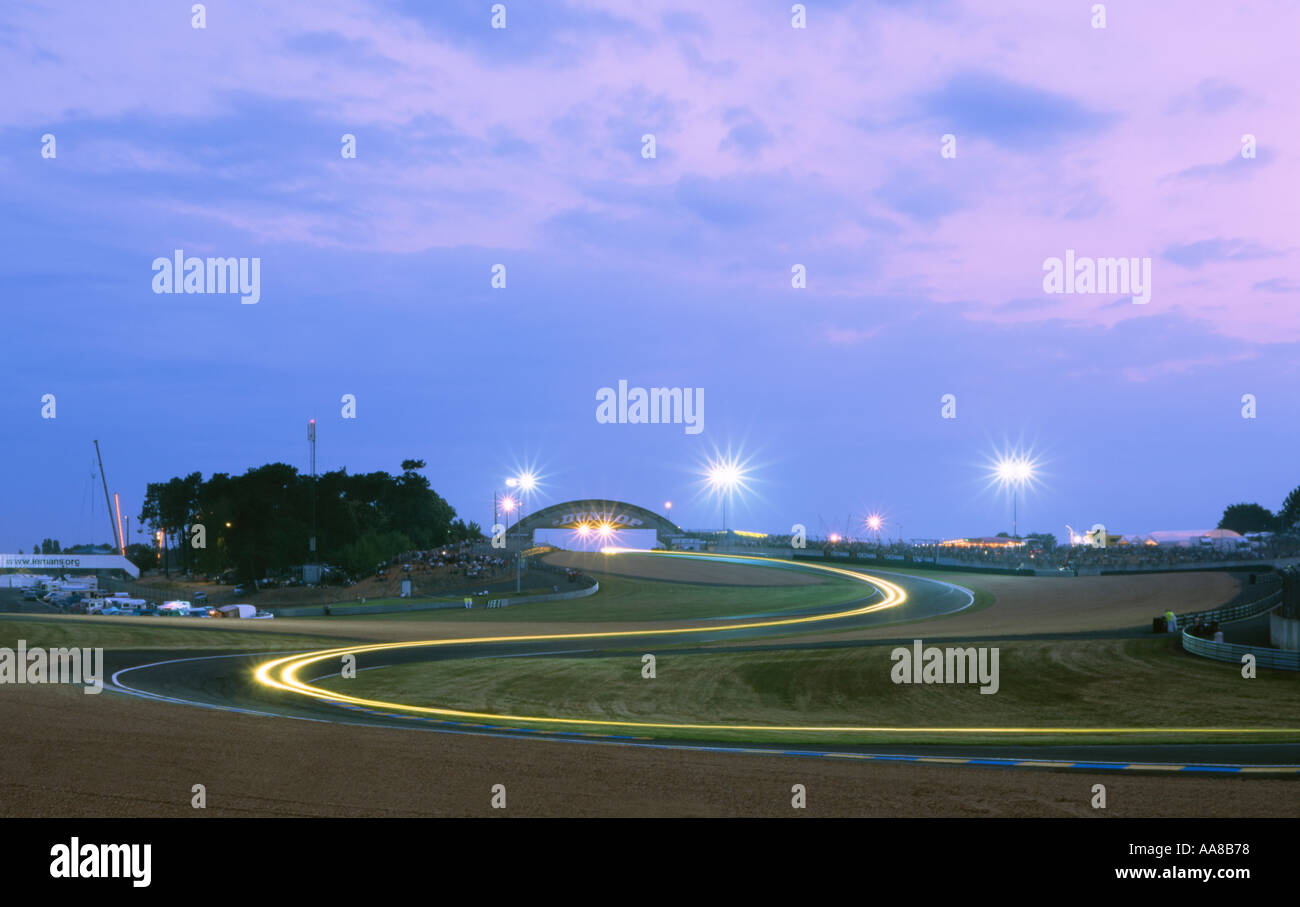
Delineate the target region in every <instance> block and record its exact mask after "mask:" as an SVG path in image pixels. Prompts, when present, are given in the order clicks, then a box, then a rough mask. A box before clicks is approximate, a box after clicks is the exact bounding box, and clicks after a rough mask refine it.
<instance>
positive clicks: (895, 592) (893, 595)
mask: <svg viewBox="0 0 1300 907" xmlns="http://www.w3.org/2000/svg"><path fill="white" fill-rule="evenodd" d="M619 553H624V554H634V553H638V552H635V551H632V550H628V551H620V552H619ZM640 553H645V554H650V553H649V552H640ZM650 556H653V557H682V558H688V557H695V558H702V559H705V560H720V559H726V560H728V561H732V560H735V561H751V562H759V563H762V562H767V563H773V564H778V565H788V564H789V563H790V562H789V561H783V560H780V559H778V558H768V557H758V556H754V555H718V554H707V555H704V554H692V553H688V552H674V553H672V554H666V553H663V552H654V553H653V554H651V555H650ZM800 566H803V567H808V568H809V569H813V570H818V571H822V572H825V573H834V574H839V575H842V576H847V577H849V578H850V579H852V580H855V581H857V582H861V583H864V584H866V585H869V586H872V587H874V588H876V589H878V590H879V591H880V592H882V593H883V594H884V596H885V598H884V600H883V601H880V602H878V603H876V604H874V605H866V606H864V607H861V608H853V609H850V610H847V611H836V612H831V613H827V614H813V615H806V616H803V617H787V618H780V619H777V620H762V621H749V622H745V623H736V624H726V625H723V626H707V627H672V628H668V629H661V630H608V631H602V632H593V633H547V634H538V635H528V636H477V637H468V638H451V639H429V640H419V641H412V642H395V643H394V642H389V643H373V644H369V645H358V646H344V647H340V648H337V649H321V650H319V651H316V652H308V653H301V654H298V655H290V656H287V657H284V658H277V659H274V660H272V661H268V662H264V663H263V664H261V665H259V666H258V668H257V670H256V672H255V675H254V676H255V677H256V678H257V681H258V682H259V683H261V684H263V685H264V686H268V687H272V688H274V689H278V690H283V691H285V692H289V693H297V694H300V695H303V696H309V697H312V698H314V699H320V700H323V701H325V702H331V703H345V704H348V705H356V706H361V707H364V708H371V709H379V710H384V711H399V712H411V713H414V714H417V715H437V716H441V717H447V718H473V719H476V720H480V721H497V722H502V723H506V724H518V723H525V724H547V725H578V726H583V727H610V728H642V729H646V730H683V731H770V732H786V733H789V732H795V733H799V732H811V733H829V734H855V733H911V734H1048V735H1051V734H1065V735H1070V734H1079V735H1082V734H1189V733H1197V734H1209V733H1213V734H1294V733H1296V729H1294V728H1023V727H883V726H882V727H871V726H840V725H829V726H819V725H807V726H803V725H769V724H686V723H676V722H652V721H616V720H610V719H594V718H553V717H549V716H543V715H510V714H500V713H494V712H468V711H463V710H460V709H444V708H437V707H435V706H419V705H408V704H406V703H401V702H386V701H384V700H379V699H364V698H361V697H357V696H348V695H346V694H343V693H336V692H334V691H331V690H325V689H322V688H320V687H315V686H312V685H311V684H308V683H306V682H304V681H301V680H299V679H298V674H299V672H301V671H302V670H304V669H305V668H308V667H310V666H311V665H314V664H318V663H319V662H322V661H325V660H326V659H330V658H341V657H343V656H344V655H356V654H359V653H363V652H386V651H392V650H394V649H411V648H420V647H426V646H427V647H433V646H462V645H475V644H484V643H503V642H537V641H544V640H573V639H615V638H620V637H629V636H634V637H644V636H673V635H680V634H684V633H704V632H718V631H729V630H753V629H761V628H765V627H784V626H794V625H799V624H809V623H817V622H824V621H831V620H842V619H844V618H848V617H856V616H858V615H861V614H870V613H872V612H875V611H881V610H884V609H886V608H894V607H897V606H898V605H901V604H902V603H903V602H905V601H907V593H906V592H904V591H903V589H902V588H900V587H899V586H897V585H895V584H894V583H891V582H889V581H887V580H883V579H881V578H879V577H875V576H869V575H867V574H863V573H855V572H853V571H851V570H845V569H842V568H840V567H832V566H828V565H826V564H811V563H804V564H801V565H800Z"/></svg>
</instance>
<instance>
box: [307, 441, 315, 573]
mask: <svg viewBox="0 0 1300 907" xmlns="http://www.w3.org/2000/svg"><path fill="white" fill-rule="evenodd" d="M307 440H308V441H310V442H311V544H310V545H309V546H308V547H309V549H310V550H311V562H312V563H313V564H315V563H316V420H315V419H312V420H311V421H309V422H308V423H307Z"/></svg>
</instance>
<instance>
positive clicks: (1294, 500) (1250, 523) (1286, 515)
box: [1218, 487, 1300, 535]
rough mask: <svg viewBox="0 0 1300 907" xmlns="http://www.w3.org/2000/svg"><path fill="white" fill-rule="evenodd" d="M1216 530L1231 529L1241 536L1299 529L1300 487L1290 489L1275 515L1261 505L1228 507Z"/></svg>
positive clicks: (1234, 505)
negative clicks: (1249, 533)
mask: <svg viewBox="0 0 1300 907" xmlns="http://www.w3.org/2000/svg"><path fill="white" fill-rule="evenodd" d="M1218 528H1220V529H1231V530H1232V531H1233V532H1239V533H1241V534H1243V535H1244V534H1246V533H1247V532H1294V531H1296V530H1297V529H1300V487H1296V488H1293V489H1291V493H1290V494H1288V495H1287V496H1286V500H1284V501H1283V502H1282V508H1281V509H1280V510H1278V512H1277V513H1274V512H1273V511H1271V510H1269V509H1268V508H1267V507H1264V506H1263V505H1261V504H1244V503H1243V504H1232V505H1229V506H1228V507H1226V508H1225V509H1224V511H1223V517H1222V518H1221V519H1220V520H1219V526H1218Z"/></svg>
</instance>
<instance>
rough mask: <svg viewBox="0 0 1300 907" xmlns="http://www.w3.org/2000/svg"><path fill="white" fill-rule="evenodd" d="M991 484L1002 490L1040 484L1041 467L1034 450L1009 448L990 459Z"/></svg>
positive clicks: (1019, 488)
mask: <svg viewBox="0 0 1300 907" xmlns="http://www.w3.org/2000/svg"><path fill="white" fill-rule="evenodd" d="M988 472H989V484H990V485H993V486H995V487H996V488H998V490H1000V491H1023V490H1025V489H1026V488H1034V487H1036V486H1037V485H1038V482H1039V477H1040V474H1041V467H1040V464H1039V462H1038V458H1037V457H1036V456H1035V455H1034V453H1033V452H1032V451H1028V450H1020V449H1016V450H1007V451H1003V452H1001V453H998V454H996V455H995V456H994V457H993V458H992V459H991V460H990V461H989V467H988Z"/></svg>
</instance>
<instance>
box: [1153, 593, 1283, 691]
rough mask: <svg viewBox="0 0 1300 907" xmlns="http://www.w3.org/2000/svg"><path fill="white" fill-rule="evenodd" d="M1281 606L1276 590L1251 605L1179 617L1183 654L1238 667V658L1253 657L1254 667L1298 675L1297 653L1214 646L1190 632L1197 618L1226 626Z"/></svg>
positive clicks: (1215, 643)
mask: <svg viewBox="0 0 1300 907" xmlns="http://www.w3.org/2000/svg"><path fill="white" fill-rule="evenodd" d="M1280 604H1282V590H1280V589H1279V590H1278V591H1277V592H1273V593H1271V594H1269V595H1265V596H1264V597H1263V598H1260V599H1258V600H1256V601H1253V602H1244V603H1242V604H1239V605H1229V606H1227V607H1226V608H1215V609H1213V610H1211V611H1194V612H1192V613H1190V614H1184V615H1180V616H1179V617H1178V625H1179V626H1180V627H1182V628H1183V651H1184V652H1188V653H1190V654H1192V655H1200V656H1201V657H1203V658H1212V659H1214V660H1215V661H1229V662H1233V663H1234V664H1240V663H1241V656H1243V655H1245V654H1247V653H1250V654H1251V655H1254V656H1255V664H1257V665H1258V666H1259V667H1261V668H1279V669H1281V670H1283V671H1300V652H1290V651H1287V650H1286V649H1270V648H1269V647H1267V646H1244V645H1241V644H1239V643H1233V642H1214V641H1213V640H1209V639H1202V638H1201V637H1199V636H1193V635H1192V634H1191V633H1190V632H1189V628H1190V627H1191V624H1192V621H1194V620H1195V619H1196V618H1198V617H1199V618H1201V622H1202V623H1204V624H1209V623H1211V622H1213V621H1216V620H1217V621H1218V622H1219V623H1220V624H1226V623H1232V622H1234V621H1239V620H1249V619H1250V618H1252V617H1258V616H1259V615H1261V614H1265V613H1267V612H1269V611H1272V610H1273V609H1274V608H1276V607H1277V606H1278V605H1280Z"/></svg>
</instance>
